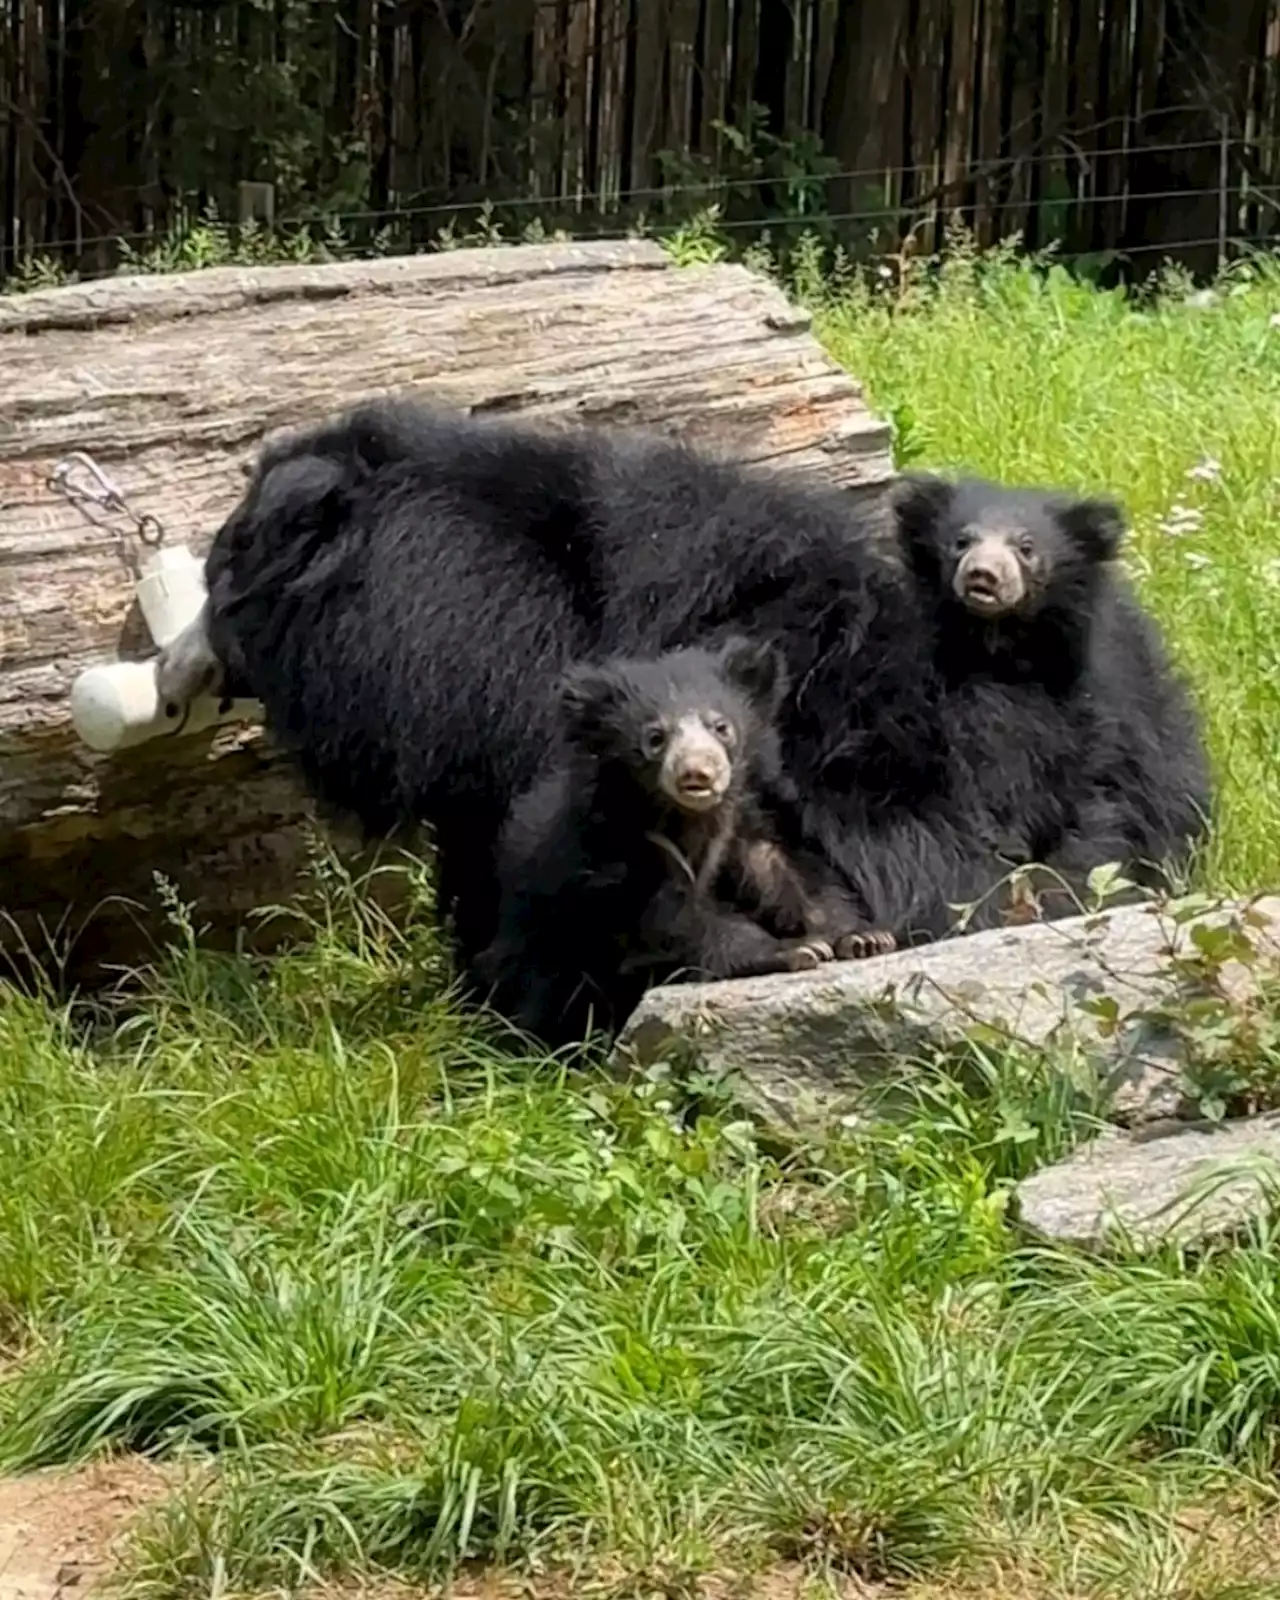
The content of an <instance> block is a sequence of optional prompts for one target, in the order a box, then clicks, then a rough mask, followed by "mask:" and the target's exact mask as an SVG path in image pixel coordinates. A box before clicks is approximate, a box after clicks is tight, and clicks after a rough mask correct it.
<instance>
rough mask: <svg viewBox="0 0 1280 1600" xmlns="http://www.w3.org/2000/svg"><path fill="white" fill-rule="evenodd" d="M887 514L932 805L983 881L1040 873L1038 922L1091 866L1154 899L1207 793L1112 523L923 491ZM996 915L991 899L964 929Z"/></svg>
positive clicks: (1202, 765) (985, 497)
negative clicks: (907, 608)
mask: <svg viewBox="0 0 1280 1600" xmlns="http://www.w3.org/2000/svg"><path fill="white" fill-rule="evenodd" d="M891 501H892V504H893V507H894V511H895V514H896V516H897V519H898V524H899V529H900V532H901V536H902V541H903V548H904V551H905V554H906V557H907V561H908V564H909V566H910V569H911V571H912V573H913V575H914V577H915V581H916V583H917V585H918V591H919V593H920V595H921V598H922V601H923V603H924V604H925V606H926V608H927V610H928V612H929V615H930V618H931V627H932V634H933V643H932V663H933V669H934V672H935V674H936V678H937V685H938V692H939V696H940V700H939V707H940V713H941V715H940V720H941V723H942V725H943V726H944V727H945V729H946V732H947V738H948V741H949V745H950V756H949V768H950V785H949V787H950V800H949V804H950V805H951V806H952V807H953V808H954V813H955V814H956V815H958V816H961V817H964V818H966V819H967V825H968V827H969V828H970V829H971V830H972V831H973V833H974V834H975V836H976V837H977V838H979V839H981V841H982V842H983V843H985V844H986V846H987V847H988V850H989V858H988V859H989V862H990V869H989V870H988V871H987V872H986V873H985V876H986V878H987V880H988V882H990V883H992V884H994V883H995V882H996V881H998V873H999V871H1000V870H1001V869H1000V867H999V865H998V863H999V862H1000V861H1003V863H1004V864H1005V865H1004V869H1003V870H1005V871H1008V870H1009V868H1011V867H1012V866H1014V865H1020V864H1025V863H1031V862H1035V863H1039V864H1042V865H1043V866H1044V867H1046V868H1048V869H1049V871H1048V872H1047V873H1046V874H1042V875H1037V877H1038V887H1039V892H1040V897H1041V912H1042V914H1047V915H1062V914H1067V913H1069V912H1070V911H1072V910H1074V909H1076V908H1077V907H1078V905H1079V903H1080V901H1081V900H1082V899H1083V897H1084V895H1085V892H1086V888H1087V879H1088V875H1089V873H1090V871H1091V870H1092V869H1093V868H1094V867H1097V866H1099V865H1101V864H1103V863H1105V862H1113V861H1114V862H1118V863H1120V864H1121V866H1122V867H1123V868H1124V869H1126V875H1127V876H1128V877H1129V878H1130V879H1131V881H1134V882H1135V883H1138V884H1143V883H1145V884H1155V883H1159V882H1160V881H1161V880H1162V871H1163V869H1164V868H1165V867H1166V865H1167V864H1170V863H1173V864H1178V863H1181V862H1182V861H1183V860H1184V859H1185V857H1186V856H1187V854H1188V852H1189V851H1190V850H1191V849H1192V848H1193V846H1194V844H1195V842H1196V841H1197V839H1198V837H1199V836H1200V834H1201V832H1202V830H1203V827H1204V825H1205V822H1206V820H1207V814H1208V810H1209V806H1210V799H1211V795H1210V780H1209V772H1208V763H1207V760H1206V756H1205V751H1204V748H1203V744H1202V741H1201V737H1200V731H1199V727H1198V723H1197V719H1196V716H1195V713H1194V711H1193V708H1192V705H1191V701H1190V699H1189V697H1188V695H1187V693H1186V691H1185V689H1184V687H1183V686H1182V684H1181V683H1180V682H1179V681H1178V680H1177V678H1176V677H1175V676H1174V674H1173V672H1172V671H1171V669H1170V666H1169V662H1168V660H1167V657H1166V655H1165V652H1164V649H1163V647H1162V644H1161V641H1160V638H1159V635H1158V633H1157V631H1156V628H1155V626H1154V624H1153V623H1152V621H1151V620H1150V619H1149V618H1148V617H1147V616H1146V614H1145V613H1144V612H1143V611H1142V610H1141V608H1140V607H1139V605H1138V603H1137V601H1136V599H1135V598H1134V596H1133V594H1132V592H1131V590H1130V589H1129V586H1128V584H1127V583H1126V581H1125V579H1124V577H1123V575H1122V574H1121V573H1119V572H1118V571H1117V570H1116V567H1115V564H1114V558H1115V557H1116V556H1117V554H1118V553H1119V549H1120V545H1121V541H1122V539H1123V536H1124V522H1123V516H1122V513H1121V511H1120V509H1119V507H1118V506H1116V505H1115V504H1114V503H1113V502H1111V501H1109V500H1098V499H1083V500H1076V499H1070V498H1068V497H1066V496H1063V495H1058V494H1053V493H1048V492H1045V491H1043V490H1035V489H1011V488H1004V487H1001V486H999V485H996V484H992V483H989V482H985V481H982V480H978V479H963V480H960V481H959V482H956V483H949V482H947V481H945V480H943V479H941V478H936V477H932V476H927V475H919V476H913V477H908V478H905V479H903V480H901V481H900V482H899V483H898V484H896V485H895V487H894V490H893V492H892V495H891ZM981 887H982V885H981V883H976V884H974V885H972V888H974V889H978V890H980V889H981ZM1001 915H1003V909H1002V903H1001V897H1000V896H993V897H992V899H991V900H990V901H989V903H988V904H987V906H986V907H985V908H984V909H983V910H982V911H981V912H980V913H979V914H978V915H977V916H976V917H975V919H974V923H973V925H975V926H981V925H984V924H985V923H989V922H991V921H993V920H996V919H998V918H999V917H1000V916H1001Z"/></svg>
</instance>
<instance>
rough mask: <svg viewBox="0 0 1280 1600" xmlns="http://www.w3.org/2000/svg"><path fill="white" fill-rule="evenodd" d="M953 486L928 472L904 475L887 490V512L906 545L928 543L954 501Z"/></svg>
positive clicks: (944, 479)
mask: <svg viewBox="0 0 1280 1600" xmlns="http://www.w3.org/2000/svg"><path fill="white" fill-rule="evenodd" d="M955 492H956V490H955V485H954V484H953V483H949V482H948V481H947V479H946V478H939V477H937V476H935V475H934V474H933V473H931V472H907V473H904V474H903V475H902V476H901V477H900V478H898V479H897V480H896V481H895V482H894V483H893V484H892V485H891V486H890V488H889V491H888V494H887V496H886V500H887V504H888V507H889V511H890V513H891V514H892V516H893V517H894V519H895V521H896V522H897V525H898V531H899V533H900V534H901V536H902V537H903V538H904V539H905V541H906V542H907V544H908V545H918V544H928V543H931V542H932V540H933V539H934V537H935V536H936V534H937V530H938V528H939V527H940V526H941V524H942V523H943V522H944V521H945V519H946V516H947V513H948V512H949V511H950V510H951V503H952V501H953V500H954V498H955Z"/></svg>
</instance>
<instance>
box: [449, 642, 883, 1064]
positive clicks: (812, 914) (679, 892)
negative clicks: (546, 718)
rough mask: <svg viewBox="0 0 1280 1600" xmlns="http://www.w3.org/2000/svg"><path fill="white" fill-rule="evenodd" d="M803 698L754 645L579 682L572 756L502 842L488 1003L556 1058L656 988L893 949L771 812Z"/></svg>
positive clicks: (563, 748)
mask: <svg viewBox="0 0 1280 1600" xmlns="http://www.w3.org/2000/svg"><path fill="white" fill-rule="evenodd" d="M786 691H787V678H786V668H785V665H784V664H783V661H782V657H781V655H780V654H779V652H778V651H777V650H776V649H774V648H773V647H771V646H768V645H761V644H757V643H754V642H751V641H749V640H746V639H742V638H738V639H730V640H728V641H726V643H725V644H724V645H723V646H722V647H721V648H720V649H719V651H717V652H711V651H707V650H702V649H697V648H688V649H677V650H673V651H670V652H668V653H666V654H664V655H662V656H659V657H656V658H653V659H647V660H626V659H622V658H614V659H611V660H608V661H606V662H604V663H602V664H600V665H582V666H577V667H575V668H573V669H572V670H571V671H570V672H569V673H568V674H566V676H565V678H564V679H563V681H562V683H561V685H560V687H559V691H558V704H559V712H560V722H561V726H560V737H559V740H558V743H557V745H556V746H555V747H554V748H553V751H552V754H551V755H550V757H549V759H548V761H547V764H546V769H545V771H544V772H543V774H542V775H541V776H540V777H539V779H538V780H537V781H536V782H535V783H534V785H533V787H532V788H531V789H530V790H529V791H527V792H526V793H525V794H524V795H522V796H521V797H520V798H519V799H518V800H517V801H516V803H515V805H514V806H513V807H512V811H511V815H510V818H509V819H508V822H507V824H506V827H505V829H504V831H503V835H502V838H501V841H500V846H499V851H498V876H499V879H500V881H501V884H502V900H501V904H500V907H499V919H498V932H497V936H496V938H495V939H494V941H493V943H492V944H491V945H490V947H489V948H488V949H487V950H485V951H484V952H482V953H481V955H480V956H479V958H478V959H477V961H476V963H475V979H476V988H477V992H479V993H481V994H485V993H487V995H488V998H489V999H490V1000H491V1002H492V1004H493V1005H494V1007H495V1009H497V1010H498V1011H500V1012H501V1013H502V1014H503V1015H504V1016H506V1017H507V1018H509V1019H510V1020H511V1021H512V1022H514V1023H515V1024H516V1025H517V1026H518V1027H520V1028H522V1029H524V1030H525V1031H527V1032H529V1033H531V1034H534V1035H535V1036H537V1037H538V1038H540V1039H541V1040H542V1041H543V1042H544V1043H546V1044H548V1045H551V1046H553V1047H555V1046H558V1045H560V1044H564V1043H568V1042H570V1041H571V1040H579V1039H581V1038H582V1037H583V1035H584V1033H585V1032H586V1031H587V1029H588V1027H589V1026H590V1025H592V1024H593V1023H594V1025H595V1026H597V1027H598V1028H600V1029H601V1030H603V1031H606V1032H611V1031H613V1030H615V1029H616V1028H617V1027H618V1026H619V1025H620V1024H621V1023H622V1022H623V1021H624V1020H625V1018H626V1016H627V1014H628V1013H629V1012H630V1011H631V1010H632V1008H633V1007H634V1006H635V1004H636V1002H637V1001H638V1000H639V999H640V996H641V995H642V994H643V992H644V990H645V989H646V988H647V987H648V986H649V985H650V984H652V983H655V982H663V981H668V980H670V979H672V978H678V977H684V978H690V979H699V978H701V979H710V978H733V977H746V976H752V975H757V974H761V973H770V972H796V971H802V970H806V969H811V968H813V967H815V966H817V965H818V964H819V963H820V962H822V961H828V960H832V959H833V958H835V959H847V958H849V957H855V956H861V955H870V954H875V953H880V952H883V951H886V950H889V949H892V948H893V941H892V939H891V938H889V937H888V936H886V935H878V934H866V933H863V932H861V931H858V930H860V929H861V928H862V924H863V917H862V911H861V907H860V906H859V905H858V903H857V901H856V900H855V899H854V898H853V896H852V895H851V894H850V893H849V892H848V891H847V890H844V889H842V888H841V887H840V885H839V884H838V883H837V882H836V881H835V879H834V878H833V876H832V875H831V874H830V872H828V871H824V869H823V868H822V866H821V864H820V863H819V862H816V861H814V860H810V859H806V857H805V856H804V854H803V853H802V852H795V853H793V852H792V851H790V850H789V849H787V848H786V847H785V845H784V842H783V838H782V834H781V831H780V827H779V824H778V821H777V818H776V817H775V816H771V814H770V806H771V805H772V804H773V803H774V802H776V801H777V800H779V799H781V800H783V801H784V803H785V802H786V801H787V800H789V799H790V794H789V786H788V784H787V780H786V777H785V774H784V772H783V769H782V765H781V757H780V752H779V748H778V739H777V733H776V729H775V719H776V716H777V712H778V708H779V706H780V705H781V703H782V700H783V697H784V696H785V694H786Z"/></svg>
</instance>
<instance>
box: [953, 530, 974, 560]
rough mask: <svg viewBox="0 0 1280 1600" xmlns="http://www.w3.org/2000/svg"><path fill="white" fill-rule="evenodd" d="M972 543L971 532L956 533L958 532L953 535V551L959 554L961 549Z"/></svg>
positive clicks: (965, 548)
mask: <svg viewBox="0 0 1280 1600" xmlns="http://www.w3.org/2000/svg"><path fill="white" fill-rule="evenodd" d="M972 543H973V535H972V534H971V533H958V534H956V537H955V551H956V554H957V555H959V554H960V552H961V551H962V550H967V549H968V548H969V546H970V545H971V544H972Z"/></svg>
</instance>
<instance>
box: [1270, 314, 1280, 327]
mask: <svg viewBox="0 0 1280 1600" xmlns="http://www.w3.org/2000/svg"><path fill="white" fill-rule="evenodd" d="M1268 320H1269V321H1270V323H1271V326H1272V327H1273V328H1280V311H1273V312H1272V313H1271V316H1270V318H1269V319H1268Z"/></svg>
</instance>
